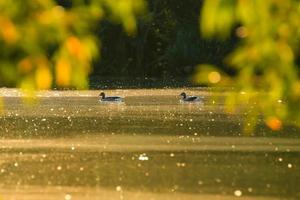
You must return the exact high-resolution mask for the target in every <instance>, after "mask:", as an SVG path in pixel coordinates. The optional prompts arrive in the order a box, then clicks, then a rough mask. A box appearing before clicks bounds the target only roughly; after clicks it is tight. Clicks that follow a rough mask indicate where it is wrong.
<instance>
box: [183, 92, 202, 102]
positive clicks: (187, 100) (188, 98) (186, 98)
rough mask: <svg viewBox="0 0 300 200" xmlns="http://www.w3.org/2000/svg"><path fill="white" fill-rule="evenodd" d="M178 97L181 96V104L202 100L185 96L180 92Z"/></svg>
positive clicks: (197, 97)
mask: <svg viewBox="0 0 300 200" xmlns="http://www.w3.org/2000/svg"><path fill="white" fill-rule="evenodd" d="M180 96H182V99H181V100H180V101H181V102H188V103H192V102H201V101H202V99H203V98H202V97H199V96H187V95H186V93H185V92H182V93H181V94H180Z"/></svg>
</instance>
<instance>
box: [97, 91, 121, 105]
mask: <svg viewBox="0 0 300 200" xmlns="http://www.w3.org/2000/svg"><path fill="white" fill-rule="evenodd" d="M99 96H100V97H101V98H100V100H99V101H100V102H108V103H109V102H112V103H121V102H124V98H123V97H119V96H108V97H106V96H105V93H104V92H101V93H100V95H99Z"/></svg>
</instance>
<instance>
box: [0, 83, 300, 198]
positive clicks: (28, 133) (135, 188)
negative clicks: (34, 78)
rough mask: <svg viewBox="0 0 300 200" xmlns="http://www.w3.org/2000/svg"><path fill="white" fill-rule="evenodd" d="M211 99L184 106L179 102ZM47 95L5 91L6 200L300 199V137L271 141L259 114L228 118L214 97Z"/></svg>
mask: <svg viewBox="0 0 300 200" xmlns="http://www.w3.org/2000/svg"><path fill="white" fill-rule="evenodd" d="M182 91H185V92H187V93H188V94H193V95H200V96H203V97H204V101H203V103H198V104H182V103H180V102H179V94H180V93H181V92H182ZM105 92H106V94H107V95H120V96H123V97H125V103H124V104H101V103H99V101H98V95H99V93H100V92H99V91H95V90H93V91H44V92H38V93H36V96H37V98H34V99H26V98H22V97H21V96H22V93H20V92H19V91H18V90H14V89H1V90H0V94H1V96H2V101H3V105H4V106H3V108H2V110H1V115H0V125H1V126H0V138H1V139H0V199H1V200H12V199H15V200H17V199H18V200H19V199H22V200H23V199H25V200H27V199H28V200H29V199H30V200H33V199H34V200H37V199H47V200H48V199H49V200H50V199H51V200H52V199H53V200H54V199H62V200H71V199H72V200H73V199H80V200H82V199H83V200H85V199H121V200H122V199H129V200H131V199H149V200H150V199H151V200H154V199H158V200H160V199H172V200H174V199H176V200H177V199H178V200H179V199H184V200H186V199H187V200H189V199H191V200H192V199H208V200H227V199H228V200H229V199H230V200H231V199H235V198H240V199H249V200H252V199H253V200H254V199H255V200H258V199H272V200H273V199H299V198H300V186H299V185H300V169H299V166H300V159H299V157H300V131H299V129H298V128H297V127H294V126H293V125H286V126H284V127H283V129H282V130H281V131H279V132H272V131H270V130H269V129H268V128H267V127H265V126H264V124H263V122H262V121H261V120H258V124H257V127H256V129H255V131H254V132H253V133H252V134H245V133H244V132H243V128H244V127H245V125H247V123H248V121H246V118H247V114H246V113H250V112H249V111H251V109H252V108H253V107H252V106H253V105H250V104H249V107H246V108H245V107H244V108H243V109H241V110H240V111H239V112H237V113H227V112H225V107H224V103H223V102H224V96H225V95H226V93H225V92H217V91H213V90H212V89H205V88H182V89H145V90H138V89H131V90H107V91H105Z"/></svg>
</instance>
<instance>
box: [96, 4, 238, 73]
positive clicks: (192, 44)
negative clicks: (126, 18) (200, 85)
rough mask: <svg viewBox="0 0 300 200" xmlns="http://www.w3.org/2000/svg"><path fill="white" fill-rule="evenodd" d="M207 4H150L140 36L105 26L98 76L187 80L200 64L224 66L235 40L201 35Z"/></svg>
mask: <svg viewBox="0 0 300 200" xmlns="http://www.w3.org/2000/svg"><path fill="white" fill-rule="evenodd" d="M201 6H202V1H195V0H185V1H182V0H148V13H146V14H145V15H144V16H143V17H142V18H140V20H139V24H138V32H137V34H136V35H135V36H128V35H127V34H126V33H125V32H124V30H123V29H122V27H121V26H120V25H117V24H115V23H113V22H111V21H109V20H106V21H103V22H102V23H101V25H99V27H101V28H99V29H98V28H96V29H95V31H96V32H97V34H98V35H99V36H100V37H101V43H102V44H101V46H102V47H101V54H102V56H101V59H99V60H98V61H96V62H95V63H94V71H93V73H92V76H93V75H97V76H106V77H157V78H176V77H180V78H187V77H189V76H191V75H192V74H193V72H194V68H195V66H196V65H197V64H200V63H212V64H216V65H218V66H221V67H222V66H223V67H224V64H223V62H222V61H223V59H224V57H225V55H227V54H228V52H229V51H230V50H231V49H232V48H233V45H234V44H235V39H231V40H227V41H220V40H205V39H203V38H201V35H200V31H199V13H200V9H201Z"/></svg>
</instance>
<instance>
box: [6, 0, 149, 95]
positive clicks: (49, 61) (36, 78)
mask: <svg viewBox="0 0 300 200" xmlns="http://www.w3.org/2000/svg"><path fill="white" fill-rule="evenodd" d="M59 2H60V1H54V0H30V1H29V0H0V13H1V14H0V25H1V30H0V44H1V45H0V51H1V55H0V84H1V85H2V86H12V87H21V88H23V89H30V90H34V89H49V88H52V87H72V88H73V87H75V88H78V89H81V88H87V87H88V75H89V73H90V72H91V70H92V69H91V63H92V61H93V59H95V58H96V57H97V56H99V50H98V49H99V47H100V41H99V39H98V38H96V37H95V36H94V34H95V30H94V28H95V27H96V25H97V24H99V21H100V20H102V19H103V18H104V17H109V18H111V19H113V20H115V21H116V22H117V23H121V24H123V26H124V28H125V30H126V31H127V32H128V34H134V33H135V31H136V23H137V22H136V17H137V15H139V14H142V13H143V12H144V10H145V7H146V5H145V2H144V1H143V0H114V1H109V0H90V1H84V0H77V1H71V3H70V5H69V6H66V7H63V6H61V5H59Z"/></svg>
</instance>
